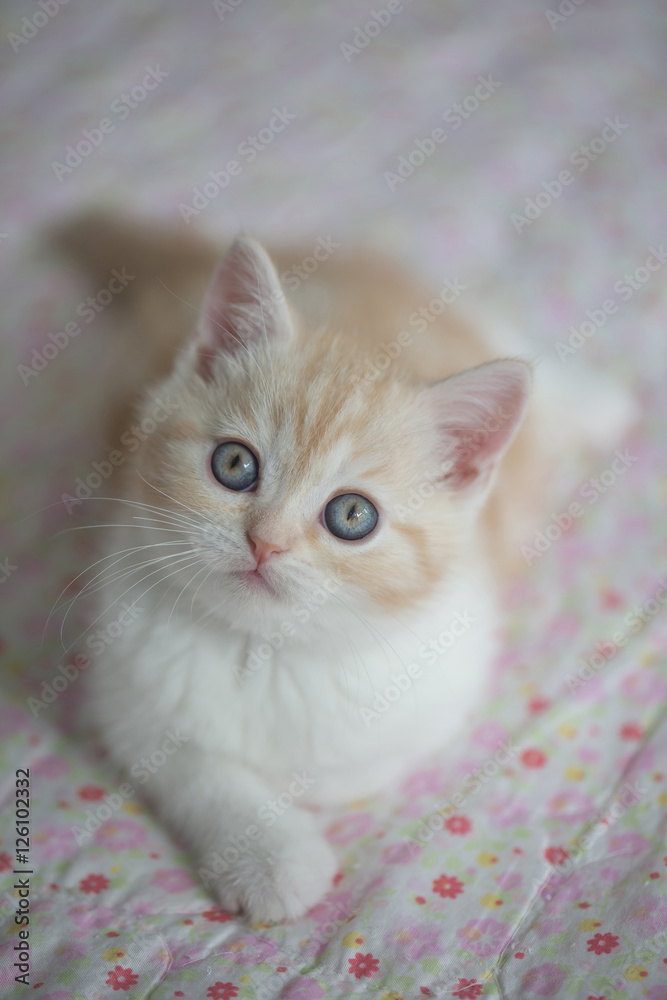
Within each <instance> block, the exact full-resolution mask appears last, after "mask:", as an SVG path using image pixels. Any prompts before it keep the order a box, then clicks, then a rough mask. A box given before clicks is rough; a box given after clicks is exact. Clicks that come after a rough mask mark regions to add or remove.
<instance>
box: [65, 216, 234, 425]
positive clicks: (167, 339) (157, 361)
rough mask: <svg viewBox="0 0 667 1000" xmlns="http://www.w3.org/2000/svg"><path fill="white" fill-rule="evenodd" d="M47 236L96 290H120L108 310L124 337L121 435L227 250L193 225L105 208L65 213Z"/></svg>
mask: <svg viewBox="0 0 667 1000" xmlns="http://www.w3.org/2000/svg"><path fill="white" fill-rule="evenodd" d="M47 240H48V244H49V246H50V248H51V249H52V250H55V251H56V252H57V253H58V254H59V255H60V256H62V257H64V258H66V259H67V260H69V261H71V262H72V263H74V264H75V265H76V267H77V269H78V270H79V271H81V272H82V273H83V274H84V276H85V278H86V280H87V282H88V284H89V286H90V288H91V291H92V293H93V295H96V294H97V293H98V292H100V291H101V290H103V289H110V290H111V292H112V294H113V298H112V300H111V302H110V303H109V305H108V307H106V306H105V310H106V308H108V309H109V315H110V316H111V317H112V327H113V331H114V336H115V340H116V351H115V353H116V357H117V372H116V374H115V375H114V376H113V381H114V385H113V386H112V387H111V388H110V395H111V397H112V398H111V400H110V406H111V410H112V412H111V414H110V417H109V423H110V432H109V437H110V438H112V439H114V440H116V439H117V438H118V437H119V435H120V433H121V431H122V429H124V427H126V426H127V424H128V422H129V420H130V419H131V416H132V412H133V410H134V406H135V404H136V402H137V400H138V399H139V397H140V396H141V395H142V393H143V392H144V391H145V389H146V388H147V387H149V386H150V385H151V384H152V383H155V382H157V381H159V380H160V379H162V378H164V377H165V376H166V375H168V374H169V372H170V371H171V369H172V367H173V364H174V360H175V357H176V355H177V354H178V352H179V350H180V349H181V347H182V345H183V342H184V340H185V338H186V336H187V335H188V333H189V332H190V331H191V330H192V329H193V328H194V326H195V324H196V321H197V317H198V309H199V303H200V302H201V299H202V295H203V292H204V289H205V288H206V285H207V283H208V280H209V278H210V276H211V274H212V273H213V270H214V267H215V263H216V260H217V258H218V256H219V249H218V248H216V247H215V246H213V245H212V244H210V243H208V242H207V241H206V239H205V238H203V237H202V236H200V235H199V234H197V233H195V232H193V231H192V230H190V229H188V228H187V227H186V226H183V225H181V226H179V225H165V224H164V223H144V222H142V223H136V222H132V221H131V220H129V219H127V218H123V217H121V216H118V215H117V214H114V213H112V212H110V211H109V212H107V211H103V210H91V211H87V212H84V213H82V214H79V215H76V216H73V217H70V218H68V219H65V220H64V221H62V222H60V223H58V224H57V225H56V226H54V227H53V228H52V229H51V230H50V231H49V233H48V234H47ZM106 298H108V293H107V295H105V299H106Z"/></svg>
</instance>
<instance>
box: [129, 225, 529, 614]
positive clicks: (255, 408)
mask: <svg viewBox="0 0 667 1000" xmlns="http://www.w3.org/2000/svg"><path fill="white" fill-rule="evenodd" d="M251 251H252V254H254V257H253V256H252V255H251ZM233 254H234V250H232V251H231V252H230V255H229V257H232V258H233ZM237 254H240V255H241V263H240V264H237V269H238V268H240V270H241V272H242V273H241V276H240V277H239V274H232V277H231V278H230V275H229V273H226V272H225V270H224V266H223V269H221V274H220V275H219V276H218V278H217V279H216V280H217V282H218V286H214V290H213V292H209V297H208V300H207V303H205V306H206V309H205V311H206V312H207V315H209V316H211V317H212V321H213V326H212V327H211V328H210V329H209V330H208V331H207V332H206V334H205V335H202V333H201V332H200V334H199V339H198V340H197V341H195V342H194V343H193V345H192V346H191V349H190V351H189V353H188V356H187V357H186V358H184V359H183V361H182V362H181V363H180V364H179V365H178V366H177V370H176V372H175V373H174V375H173V376H172V378H171V379H170V380H168V382H167V383H166V384H165V385H164V386H163V387H161V389H160V390H159V391H158V395H160V394H161V393H168V394H169V399H170V402H171V410H172V412H171V414H170V416H169V418H168V420H166V421H165V423H164V424H162V425H161V426H159V428H158V429H157V430H156V432H155V433H154V434H153V435H151V436H150V437H148V438H147V440H146V441H145V442H144V443H143V445H142V447H141V450H140V451H139V452H138V453H137V470H138V473H139V475H138V476H137V483H136V487H137V492H134V490H133V497H136V498H137V499H139V500H141V501H142V502H145V503H147V504H151V505H154V506H156V507H161V508H163V509H167V510H168V511H170V512H171V514H172V516H173V518H174V519H175V522H174V523H173V524H172V523H171V522H170V524H169V530H170V531H176V532H180V534H177V535H174V536H173V538H174V539H177V538H178V539H179V540H180V538H182V540H183V550H184V551H187V550H189V549H191V550H192V553H193V558H192V560H191V561H188V560H186V559H184V560H183V562H182V563H181V564H180V565H181V567H184V568H181V569H178V568H177V569H176V571H175V575H174V578H172V584H173V586H174V594H177V593H178V592H179V590H181V588H183V598H182V600H181V606H182V607H186V609H187V608H189V607H191V606H194V603H195V602H196V603H197V604H198V605H200V606H201V605H203V607H204V609H208V611H209V612H210V613H211V614H218V615H219V616H221V617H222V618H224V619H225V621H226V622H228V623H230V624H232V625H234V624H236V625H238V626H240V627H243V628H257V627H258V626H259V627H263V628H266V627H272V628H276V627H278V628H279V627H280V624H281V623H282V622H285V621H288V622H289V621H290V620H291V611H292V610H293V609H294V608H295V607H296V606H304V605H306V606H308V605H310V606H311V607H312V606H313V602H314V605H315V606H316V607H317V606H318V605H322V608H321V611H320V612H319V613H318V615H317V618H318V621H319V622H320V623H321V624H326V623H329V624H330V625H331V626H332V627H336V626H338V628H340V623H341V617H342V619H343V620H345V619H346V618H347V617H349V616H362V617H366V616H368V615H371V616H375V615H376V613H378V612H379V613H383V614H400V612H401V611H402V610H403V609H406V608H410V607H413V606H414V605H415V604H417V603H418V602H420V601H423V600H425V599H427V598H428V597H429V596H430V595H431V594H433V593H434V591H435V589H436V588H437V587H438V586H439V585H440V583H441V581H442V580H443V579H444V578H446V577H447V575H448V573H449V574H451V573H452V570H453V569H454V568H455V561H456V558H457V556H458V555H459V553H460V552H461V551H462V549H463V548H464V546H465V543H466V540H467V537H468V534H469V530H470V527H471V525H472V523H473V521H474V514H475V512H476V508H477V506H478V504H477V503H476V502H475V501H474V497H472V498H471V497H470V496H469V495H467V493H469V490H468V486H469V483H468V480H470V478H471V476H472V478H473V479H479V480H480V481H481V479H483V478H484V476H486V478H487V479H488V478H489V476H490V471H489V469H490V466H489V468H487V465H489V463H486V464H485V462H484V461H483V459H484V454H485V447H486V446H485V447H482V448H481V449H480V448H478V449H477V451H476V452H475V453H474V454H473V455H472V457H471V455H470V454H468V453H469V452H470V448H468V449H467V450H466V447H463V446H462V442H463V444H464V445H465V438H464V436H463V435H462V434H461V433H459V432H460V430H461V428H462V427H464V425H465V419H464V417H465V416H466V413H468V411H471V412H472V411H473V410H474V407H473V406H472V404H471V402H470V400H471V397H472V396H474V394H475V386H476V383H475V379H474V378H473V379H472V380H470V379H469V380H468V382H465V383H462V384H461V385H459V384H458V383H457V384H456V386H455V387H454V389H453V390H451V389H450V390H449V396H451V397H452V398H453V402H452V401H451V400H450V401H449V403H448V402H447V399H448V398H449V397H448V396H447V392H445V399H444V400H443V399H441V398H440V396H441V395H442V393H441V392H440V390H439V387H434V388H432V389H424V388H422V387H419V386H413V385H410V384H409V383H407V382H406V381H404V380H402V379H401V378H400V377H399V373H398V372H397V373H396V374H395V375H391V376H389V377H386V378H383V379H380V380H377V381H376V382H369V381H368V380H365V379H363V378H362V379H360V378H359V377H358V374H357V373H359V372H361V371H363V369H364V365H365V359H364V358H363V357H357V358H355V357H353V356H351V354H350V347H349V344H348V345H345V343H344V342H343V341H342V340H337V339H334V340H333V341H332V339H331V338H330V337H328V336H327V334H326V333H320V334H314V333H313V334H309V335H307V336H304V335H301V336H298V335H297V334H296V333H295V331H294V329H293V328H292V324H291V318H290V317H289V314H288V313H287V310H286V307H285V306H284V303H281V301H280V298H279V294H280V293H279V285H278V279H277V277H275V272H273V271H272V269H271V270H267V269H269V268H271V265H270V263H268V259H267V258H265V255H264V256H262V255H261V253H260V250H259V248H256V247H255V245H254V244H249V243H243V244H241V250H237ZM258 254H259V256H258ZM229 257H228V260H229ZM249 260H250V261H251V262H252V264H253V268H254V275H252V276H253V277H255V279H256V280H257V292H256V293H255V294H254V298H253V294H250V295H249V294H248V292H247V288H246V289H245V292H244V281H245V282H246V283H247V280H248V275H247V273H243V269H244V268H245V272H247V270H248V261H249ZM225 266H226V267H227V269H228V270H229V268H230V267H231V266H233V260H232V265H230V264H229V263H228V264H226V265H225ZM258 269H259V271H260V273H258ZM262 269H264V270H263V271H262ZM242 279H243V280H242ZM216 294H217V298H216ZM235 294H236V295H237V296H242V295H243V294H245V296H246V300H243V299H242V298H241V299H240V301H231V303H230V300H233V299H234V295H235ZM248 298H249V299H250V300H251V301H250V302H248V301H247V300H248ZM258 298H259V300H260V302H261V298H264V299H265V300H266V301H265V303H264V307H263V308H261V314H260V313H258V312H257V308H256V306H257V299H258ZM269 302H270V303H272V305H270V304H269ZM276 303H277V304H276ZM267 324H268V325H267ZM220 331H222V332H220ZM241 340H242V341H243V343H240V341H241ZM501 364H504V363H501ZM506 364H508V365H511V366H512V365H513V366H515V367H516V365H517V363H514V362H508V363H506ZM487 367H491V366H487ZM521 367H522V368H523V366H521ZM480 371H482V369H480ZM501 374H502V373H501ZM519 376H520V378H519ZM513 377H514V382H517V378H519V380H520V379H521V378H523V379H524V381H525V373H523V374H521V373H519V375H517V373H516V372H514V376H513ZM459 378H464V377H459ZM485 378H486V381H487V382H489V385H492V384H496V383H497V384H502V385H503V387H504V388H503V392H504V394H505V396H506V397H508V398H509V396H511V394H512V392H515V389H516V386H515V385H514V384H513V383H512V373H510V377H509V383H512V384H511V385H510V388H509V389H507V386H506V385H505V383H504V382H503V380H502V379H499V376H498V373H497V372H496V373H495V374H492V375H491V376H485ZM494 379H495V382H494ZM477 381H478V382H479V377H478V378H477ZM449 382H450V383H454V382H456V380H449ZM509 383H508V384H509ZM443 385H445V383H443ZM477 391H478V393H479V387H477ZM438 393H440V395H438ZM457 393H458V396H457ZM457 398H458V400H459V403H458V408H459V410H460V413H461V414H462V416H456V415H455V416H454V417H452V406H454V407H455V408H456V399H457ZM503 398H504V397H503ZM490 408H491V407H489V406H487V409H490ZM482 409H484V407H482ZM515 409H516V407H515ZM147 412H148V407H147ZM473 418H474V413H473V416H472V417H471V416H470V414H468V424H469V425H470V426H472V424H471V420H473ZM473 422H474V421H473ZM459 425H460V426H459ZM443 428H444V430H443ZM487 437H488V435H487ZM506 437H507V434H505V438H506ZM487 450H488V448H487ZM498 450H499V446H495V445H494V449H493V451H494V454H495V452H496V451H498ZM491 464H493V463H491ZM473 467H474V470H475V471H474V474H473V472H471V469H473ZM159 516H160V515H156V518H159ZM176 521H177V522H178V523H176ZM158 534H159V529H156V530H155V531H154V533H153V540H154V539H155V537H156V536H157V535H158ZM169 537H171V535H170V536H169ZM178 551H179V552H180V551H181V550H180V549H179V550H178ZM195 560H197V561H195ZM174 580H175V583H174Z"/></svg>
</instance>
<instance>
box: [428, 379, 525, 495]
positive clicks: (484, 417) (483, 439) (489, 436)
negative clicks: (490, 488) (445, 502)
mask: <svg viewBox="0 0 667 1000" xmlns="http://www.w3.org/2000/svg"><path fill="white" fill-rule="evenodd" d="M529 390H530V369H529V368H528V366H527V365H526V364H524V363H523V362H522V361H492V362H490V363H489V364H487V365H482V366H481V367H479V368H474V369H472V371H469V372H464V373H463V374H462V375H455V376H454V377H453V378H450V379H447V380H445V381H444V382H441V383H439V385H437V386H433V388H432V389H431V390H429V391H430V392H431V393H433V394H435V397H436V399H435V402H436V422H437V427H438V431H439V433H440V437H441V444H442V449H443V452H442V454H443V457H444V459H445V461H446V462H447V463H448V466H449V468H448V470H447V472H446V473H445V476H444V481H445V482H446V483H447V484H448V485H449V486H451V487H452V488H453V489H456V490H465V489H466V488H468V487H472V486H473V485H474V487H475V488H482V487H483V486H485V485H487V484H488V483H489V481H490V478H491V475H492V473H493V471H494V469H495V468H496V466H497V464H498V462H499V461H500V459H501V458H502V456H503V454H504V452H505V451H506V449H507V448H508V447H509V445H510V443H511V441H512V439H513V437H514V435H515V434H516V432H517V430H518V428H519V426H520V424H521V420H522V418H523V415H524V412H525V408H526V403H527V401H528V393H529Z"/></svg>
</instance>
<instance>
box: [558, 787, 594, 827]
mask: <svg viewBox="0 0 667 1000" xmlns="http://www.w3.org/2000/svg"><path fill="white" fill-rule="evenodd" d="M594 811H595V804H594V802H593V800H592V798H591V797H590V795H586V794H585V792H582V791H580V790H579V789H578V788H563V789H561V790H560V791H558V792H556V794H555V795H553V796H552V797H551V798H550V799H549V801H548V803H547V812H548V814H549V816H550V817H551V818H552V819H558V820H561V822H564V823H585V822H587V821H588V820H589V819H590V818H591V816H592V815H593V813H594Z"/></svg>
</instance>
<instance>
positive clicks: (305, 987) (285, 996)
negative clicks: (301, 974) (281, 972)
mask: <svg viewBox="0 0 667 1000" xmlns="http://www.w3.org/2000/svg"><path fill="white" fill-rule="evenodd" d="M323 996H324V990H323V988H322V987H321V986H320V984H319V983H318V982H317V980H316V979H311V978H310V977H309V976H306V977H305V978H304V979H299V980H298V982H296V983H291V984H290V985H289V986H288V987H287V989H286V990H283V992H282V993H281V994H280V1000H321V998H322V997H323Z"/></svg>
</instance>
